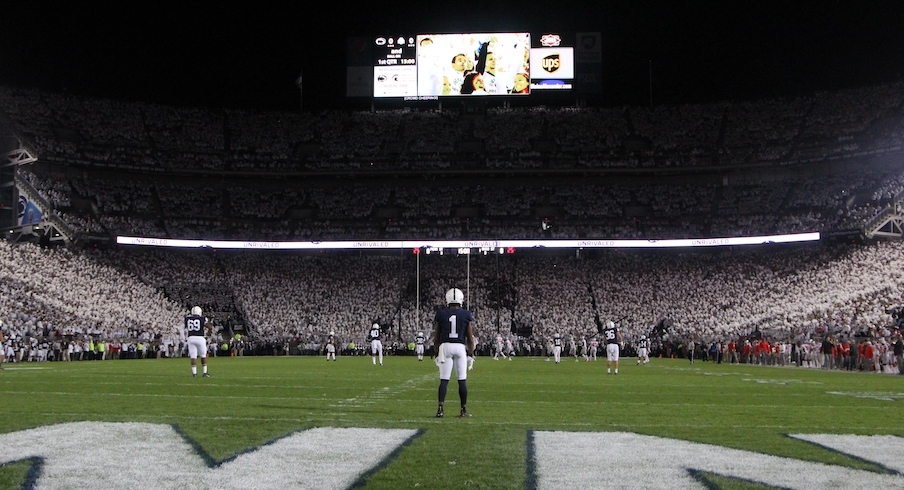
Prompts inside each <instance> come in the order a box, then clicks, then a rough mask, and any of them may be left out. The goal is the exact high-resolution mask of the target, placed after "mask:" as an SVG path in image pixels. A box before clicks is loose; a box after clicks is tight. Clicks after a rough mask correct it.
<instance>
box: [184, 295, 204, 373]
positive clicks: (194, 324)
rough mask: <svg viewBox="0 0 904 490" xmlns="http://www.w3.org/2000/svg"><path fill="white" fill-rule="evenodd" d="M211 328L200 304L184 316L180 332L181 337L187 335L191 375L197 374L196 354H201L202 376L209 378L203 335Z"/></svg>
mask: <svg viewBox="0 0 904 490" xmlns="http://www.w3.org/2000/svg"><path fill="white" fill-rule="evenodd" d="M210 328H211V323H210V321H209V320H208V319H207V317H205V316H204V314H203V312H202V311H201V307H200V306H195V307H193V308H192V309H191V314H190V315H186V317H185V330H183V332H182V339H183V340H185V339H186V337H187V343H188V357H190V358H191V375H192V376H194V377H197V376H198V365H197V362H198V356H199V355H200V356H201V367H202V370H203V376H204V377H205V378H209V377H210V375H209V374H207V338H206V337H204V334H205V333H206V332H205V330H209V329H210Z"/></svg>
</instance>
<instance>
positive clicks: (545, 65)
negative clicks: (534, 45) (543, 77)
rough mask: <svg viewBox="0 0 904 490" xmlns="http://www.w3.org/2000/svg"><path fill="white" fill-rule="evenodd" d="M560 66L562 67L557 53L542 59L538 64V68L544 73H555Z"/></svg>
mask: <svg viewBox="0 0 904 490" xmlns="http://www.w3.org/2000/svg"><path fill="white" fill-rule="evenodd" d="M560 66H562V60H561V59H560V58H559V54H558V53H556V54H551V55H549V56H547V57H545V58H543V61H542V62H541V63H540V68H542V69H543V71H545V72H546V73H555V72H556V71H558V69H559V67H560Z"/></svg>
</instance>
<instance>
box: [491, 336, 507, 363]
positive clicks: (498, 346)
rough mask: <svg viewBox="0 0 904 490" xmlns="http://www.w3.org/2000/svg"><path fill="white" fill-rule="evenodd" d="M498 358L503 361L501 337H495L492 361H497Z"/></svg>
mask: <svg viewBox="0 0 904 490" xmlns="http://www.w3.org/2000/svg"><path fill="white" fill-rule="evenodd" d="M499 356H502V358H503V359H505V358H506V357H505V343H504V342H503V340H502V335H497V336H496V347H495V350H494V355H493V360H494V361H498V360H499Z"/></svg>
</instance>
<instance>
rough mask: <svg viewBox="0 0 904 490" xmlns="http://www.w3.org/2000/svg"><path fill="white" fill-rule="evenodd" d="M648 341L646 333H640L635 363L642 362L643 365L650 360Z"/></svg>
mask: <svg viewBox="0 0 904 490" xmlns="http://www.w3.org/2000/svg"><path fill="white" fill-rule="evenodd" d="M649 344H650V341H649V340H647V336H646V335H642V336H641V337H640V340H638V341H637V364H638V365H640V363H641V362H643V364H644V366H646V365H647V363H648V362H650V345H649Z"/></svg>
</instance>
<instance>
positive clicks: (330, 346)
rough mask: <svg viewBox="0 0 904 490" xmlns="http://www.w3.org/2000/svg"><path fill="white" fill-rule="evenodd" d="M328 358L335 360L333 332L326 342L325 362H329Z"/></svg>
mask: <svg viewBox="0 0 904 490" xmlns="http://www.w3.org/2000/svg"><path fill="white" fill-rule="evenodd" d="M330 356H332V357H333V360H334V361H335V360H336V339H334V338H333V332H330V337H329V338H328V339H327V341H326V360H327V361H329V360H330Z"/></svg>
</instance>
